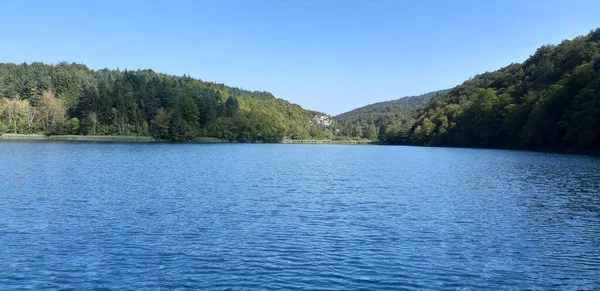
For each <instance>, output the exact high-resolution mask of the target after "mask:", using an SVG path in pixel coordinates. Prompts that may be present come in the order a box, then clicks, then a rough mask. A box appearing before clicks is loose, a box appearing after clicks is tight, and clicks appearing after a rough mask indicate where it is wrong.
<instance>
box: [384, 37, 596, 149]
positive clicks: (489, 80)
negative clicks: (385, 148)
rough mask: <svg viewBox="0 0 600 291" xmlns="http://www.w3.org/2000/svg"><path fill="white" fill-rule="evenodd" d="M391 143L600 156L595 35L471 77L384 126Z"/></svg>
mask: <svg viewBox="0 0 600 291" xmlns="http://www.w3.org/2000/svg"><path fill="white" fill-rule="evenodd" d="M384 131H385V133H384V134H382V135H380V138H381V139H382V140H384V141H386V142H388V143H392V144H415V145H432V146H460V147H484V148H508V149H533V150H546V151H568V152H579V153H599V152H600V150H599V149H600V29H596V30H594V31H592V32H590V33H589V34H588V35H586V36H580V37H577V38H575V39H573V40H565V41H563V42H562V43H560V44H559V45H545V46H542V47H540V48H539V49H538V50H537V51H536V52H535V53H534V54H533V55H532V56H531V57H529V58H528V59H527V60H526V61H525V62H523V63H520V64H511V65H509V66H507V67H504V68H502V69H500V70H497V71H494V72H488V73H484V74H481V75H477V76H475V77H473V78H472V79H470V80H467V81H465V82H464V83H463V84H461V85H459V86H457V87H455V88H453V89H452V90H450V91H449V92H447V93H445V94H441V95H438V96H436V97H434V98H432V100H430V101H429V102H427V103H426V104H424V105H423V106H421V107H419V108H418V109H416V110H415V111H413V112H412V113H411V115H410V117H409V118H405V119H403V120H399V121H397V122H396V123H395V124H389V125H387V126H386V128H385V129H384Z"/></svg>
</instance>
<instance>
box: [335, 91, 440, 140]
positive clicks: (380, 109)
mask: <svg viewBox="0 0 600 291" xmlns="http://www.w3.org/2000/svg"><path fill="white" fill-rule="evenodd" d="M447 91H448V90H439V91H434V92H429V93H426V94H423V95H418V96H407V97H402V98H399V99H396V100H392V101H385V102H378V103H373V104H370V105H366V106H363V107H359V108H356V109H354V110H351V111H348V112H345V113H342V114H340V115H337V116H335V117H334V118H335V119H336V120H337V121H338V122H339V123H340V125H342V131H344V133H345V134H346V135H347V136H355V137H365V138H369V139H376V138H377V135H378V133H379V129H380V127H381V126H382V124H387V123H389V122H392V121H393V120H398V119H401V118H404V117H406V116H407V115H408V114H409V113H410V112H411V111H412V110H413V109H414V108H416V107H418V106H420V105H422V104H423V103H425V102H427V101H429V100H430V99H431V98H432V97H433V96H435V95H437V94H442V93H445V92H447Z"/></svg>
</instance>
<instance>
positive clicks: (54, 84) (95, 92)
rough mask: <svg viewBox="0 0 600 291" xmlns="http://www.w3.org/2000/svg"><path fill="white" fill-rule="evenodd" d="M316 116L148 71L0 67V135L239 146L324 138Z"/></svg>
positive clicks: (261, 96) (258, 96)
mask: <svg viewBox="0 0 600 291" xmlns="http://www.w3.org/2000/svg"><path fill="white" fill-rule="evenodd" d="M317 114H320V113H318V112H314V111H308V110H305V109H303V108H302V107H300V106H298V105H296V104H291V103H289V102H287V101H285V100H282V99H277V98H275V97H274V96H273V95H272V94H271V93H268V92H259V91H247V90H243V89H239V88H234V87H229V86H226V85H223V84H217V83H211V82H204V81H202V80H198V79H194V78H190V77H188V76H185V75H184V76H181V77H180V76H170V75H165V74H159V73H155V72H153V71H152V70H137V71H127V70H125V71H120V70H108V69H102V70H91V69H89V68H87V67H86V66H85V65H81V64H68V63H59V64H57V65H47V64H43V63H32V64H26V63H24V64H19V65H17V64H10V63H2V64H0V134H1V133H44V134H53V135H62V134H71V135H122V136H152V137H156V138H159V139H164V140H172V141H186V140H192V139H194V138H196V137H202V136H207V137H216V138H220V139H225V140H231V141H242V142H277V141H281V140H282V139H284V138H288V139H323V138H331V137H332V133H331V132H332V131H333V129H334V127H335V126H336V125H335V124H334V125H332V126H329V127H324V126H319V125H318V124H315V123H314V122H312V120H311V119H312V118H313V116H315V115H317Z"/></svg>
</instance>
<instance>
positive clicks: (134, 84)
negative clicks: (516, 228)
mask: <svg viewBox="0 0 600 291" xmlns="http://www.w3.org/2000/svg"><path fill="white" fill-rule="evenodd" d="M315 116H317V117H318V116H326V115H324V114H323V113H320V112H316V111H310V110H305V109H303V108H302V107H300V106H298V105H296V104H291V103H289V102H287V101H285V100H282V99H278V98H275V97H274V96H273V95H272V94H271V93H268V92H259V91H247V90H242V89H239V88H234V87H229V86H225V85H223V84H217V83H212V82H204V81H202V80H198V79H194V78H191V77H189V76H185V75H184V76H171V75H166V74H160V73H155V72H153V71H152V70H137V71H127V70H123V71H121V70H108V69H102V70H92V69H89V68H87V67H86V66H85V65H81V64H68V63H59V64H56V65H48V64H43V63H32V64H26V63H23V64H8V63H4V64H0V133H44V134H47V135H66V134H69V135H122V136H152V137H154V138H157V139H160V140H167V141H193V140H195V139H196V138H198V137H215V138H219V139H223V140H229V141H239V142H281V141H282V140H284V139H292V140H327V139H345V138H353V139H367V140H379V141H381V143H384V144H397V145H421V146H422V145H426V146H450V147H479V148H506V149H532V150H543V151H561V152H579V153H598V152H599V149H600V29H597V30H594V31H591V32H590V33H589V34H588V35H586V36H580V37H577V38H575V39H573V40H565V41H563V42H562V43H560V44H558V45H545V46H542V47H540V48H539V49H538V50H537V51H536V52H535V53H534V54H533V55H531V56H530V57H529V58H528V59H527V60H526V61H524V62H523V63H514V64H510V65H508V66H506V67H504V68H501V69H499V70H497V71H494V72H487V73H483V74H480V75H476V76H474V77H473V78H471V79H469V80H467V81H465V82H464V83H462V84H461V85H459V86H456V87H454V88H452V89H450V90H441V91H435V92H431V93H427V94H424V95H420V96H412V97H405V98H401V99H398V100H393V101H388V102H381V103H376V104H372V105H368V106H365V107H361V108H358V109H355V110H353V111H350V112H347V113H344V114H341V115H338V116H336V117H335V118H334V119H327V123H321V122H319V120H318V119H314V118H315Z"/></svg>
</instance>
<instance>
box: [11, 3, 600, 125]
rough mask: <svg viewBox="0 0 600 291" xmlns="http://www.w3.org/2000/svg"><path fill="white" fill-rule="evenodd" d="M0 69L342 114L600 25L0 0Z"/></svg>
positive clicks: (294, 8)
mask: <svg viewBox="0 0 600 291" xmlns="http://www.w3.org/2000/svg"><path fill="white" fill-rule="evenodd" d="M0 7H2V17H0V26H1V27H2V32H0V62H12V63H23V62H27V63H31V62H35V61H41V62H44V63H53V64H56V63H58V62H61V61H66V62H76V63H83V64H86V65H87V66H88V67H90V68H92V69H101V68H109V69H117V68H120V69H128V70H136V69H152V70H154V71H156V72H160V73H166V74H172V75H183V74H187V75H190V76H192V77H195V78H199V79H202V80H204V81H212V82H218V83H225V84H226V85H229V86H234V87H240V88H244V89H248V90H260V91H269V92H271V93H273V94H274V95H275V96H276V97H278V98H283V99H286V100H289V101H290V102H293V103H296V104H299V105H301V106H302V107H304V108H307V109H311V110H317V111H322V112H325V113H328V114H332V115H335V114H339V113H342V112H345V111H348V110H351V109H354V108H356V107H360V106H364V105H367V104H371V103H374V102H380V101H387V100H392V99H397V98H400V97H402V96H410V95H419V94H423V93H427V92H430V91H434V90H439V89H446V88H451V87H453V86H456V85H459V84H460V83H462V82H463V81H464V80H466V79H468V78H470V77H472V76H474V75H476V74H479V73H483V72H486V71H493V70H496V69H499V68H501V67H503V66H506V65H508V64H510V63H512V62H522V61H524V60H525V59H527V57H528V56H530V55H531V54H532V53H534V52H535V50H536V48H538V47H540V46H542V45H544V44H556V43H560V41H562V40H564V39H571V38H573V37H576V36H578V35H584V34H587V33H588V32H589V31H590V30H592V29H594V28H597V27H600V17H598V11H600V1H598V0H590V1H578V0H569V1H567V0H564V1H556V0H526V1H523V0H519V1H513V0H502V1H494V0H486V1H482V0H476V1H464V0H455V1H444V0H435V1H428V0H423V1H404V0H389V1H386V0H370V1H367V0H364V1H351V0H340V1H328V0H320V1H314V0H305V1H292V0H278V1H259V0H239V1H237V0H236V1H234V0H213V1H202V0H191V1H177V0H173V1H158V0H153V1H148V0H145V1H125V0H123V1H25V0H22V1H12V0H11V1H4V0H0Z"/></svg>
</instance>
